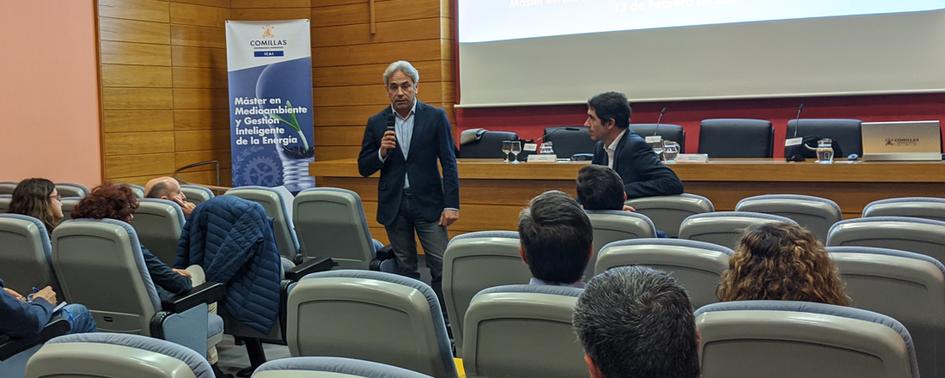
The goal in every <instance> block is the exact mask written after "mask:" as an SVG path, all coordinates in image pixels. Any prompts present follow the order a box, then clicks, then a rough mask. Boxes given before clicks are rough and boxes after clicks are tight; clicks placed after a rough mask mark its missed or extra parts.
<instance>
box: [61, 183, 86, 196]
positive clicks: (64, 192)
mask: <svg viewBox="0 0 945 378" xmlns="http://www.w3.org/2000/svg"><path fill="white" fill-rule="evenodd" d="M56 191H57V192H59V197H62V198H71V197H78V198H82V197H85V195H86V194H89V190H88V189H87V188H86V187H85V186H82V185H80V184H70V183H64V182H57V183H56Z"/></svg>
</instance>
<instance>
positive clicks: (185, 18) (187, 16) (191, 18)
mask: <svg viewBox="0 0 945 378" xmlns="http://www.w3.org/2000/svg"><path fill="white" fill-rule="evenodd" d="M170 9H171V24H183V25H194V26H209V27H215V28H222V27H224V26H225V22H226V20H227V19H228V18H230V10H229V9H228V8H218V7H211V6H205V5H194V4H182V3H171V7H170Z"/></svg>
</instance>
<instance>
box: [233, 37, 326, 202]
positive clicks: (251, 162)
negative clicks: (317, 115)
mask: <svg viewBox="0 0 945 378" xmlns="http://www.w3.org/2000/svg"><path fill="white" fill-rule="evenodd" d="M310 30H311V29H310V25H309V20H307V19H306V20H281V21H229V20H228V21H227V22H226V63H227V71H228V77H229V91H230V147H231V149H232V151H233V152H232V169H233V186H246V185H261V186H269V187H274V186H280V185H284V186H285V188H286V189H288V190H289V191H291V192H293V193H294V192H298V191H300V190H303V189H306V188H310V187H313V186H315V179H314V178H312V177H311V176H310V175H309V172H308V166H309V164H310V163H311V162H312V161H314V160H315V144H314V142H315V141H314V140H313V134H314V132H313V130H312V120H313V114H312V48H311V45H312V44H311V31H310Z"/></svg>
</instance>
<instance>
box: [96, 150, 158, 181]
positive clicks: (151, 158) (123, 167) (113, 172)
mask: <svg viewBox="0 0 945 378" xmlns="http://www.w3.org/2000/svg"><path fill="white" fill-rule="evenodd" d="M173 171H174V154H173V153H158V154H135V155H117V156H111V157H109V158H108V160H106V161H105V177H127V176H142V175H154V176H158V175H163V174H166V173H167V172H173Z"/></svg>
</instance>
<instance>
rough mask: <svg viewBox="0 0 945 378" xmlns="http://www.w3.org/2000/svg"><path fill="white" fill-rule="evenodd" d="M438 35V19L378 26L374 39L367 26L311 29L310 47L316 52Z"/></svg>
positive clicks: (430, 37) (402, 21)
mask: <svg viewBox="0 0 945 378" xmlns="http://www.w3.org/2000/svg"><path fill="white" fill-rule="evenodd" d="M440 33H441V30H440V19H438V18H422V19H417V20H401V21H389V22H378V23H377V33H376V34H374V35H371V33H370V32H369V24H353V25H338V26H329V27H319V28H312V46H314V47H316V48H317V47H327V46H344V45H358V44H368V43H382V42H401V41H415V40H423V39H438V38H440Z"/></svg>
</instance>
